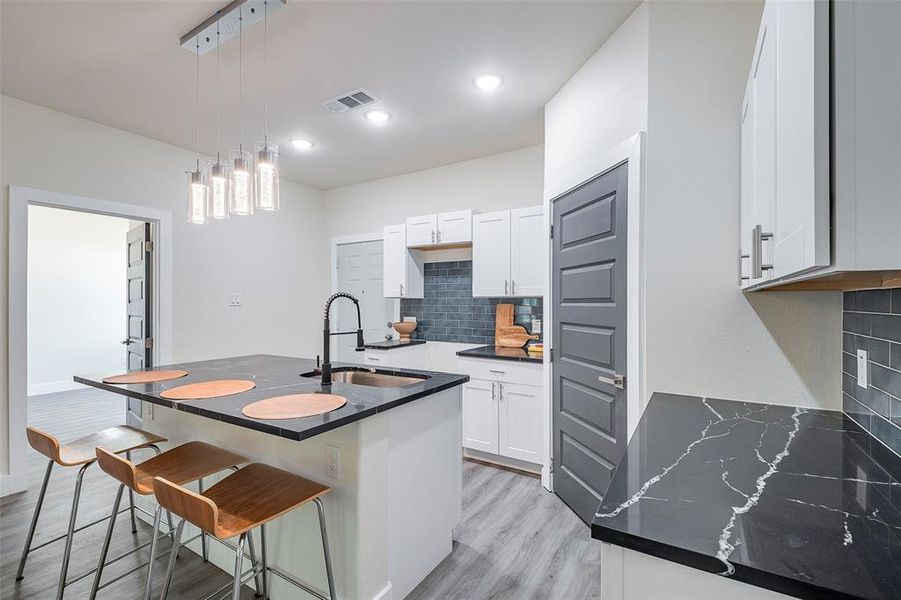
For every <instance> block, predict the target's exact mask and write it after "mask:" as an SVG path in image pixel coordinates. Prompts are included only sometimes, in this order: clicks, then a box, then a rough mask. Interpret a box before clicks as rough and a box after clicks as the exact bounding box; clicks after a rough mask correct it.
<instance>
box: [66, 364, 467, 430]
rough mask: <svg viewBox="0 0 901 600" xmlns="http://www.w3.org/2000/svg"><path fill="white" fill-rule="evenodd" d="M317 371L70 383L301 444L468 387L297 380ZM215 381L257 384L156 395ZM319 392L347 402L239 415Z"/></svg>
mask: <svg viewBox="0 0 901 600" xmlns="http://www.w3.org/2000/svg"><path fill="white" fill-rule="evenodd" d="M315 366H316V363H315V361H313V360H311V359H306V358H291V357H287V356H271V355H267V354H255V355H251V356H237V357H234V358H222V359H216V360H205V361H201V362H190V363H178V364H172V365H165V366H160V367H156V368H157V369H160V370H164V369H184V370H185V371H187V372H188V375H187V376H186V377H182V378H180V379H172V380H169V381H162V382H159V383H148V384H138V385H112V384H108V383H103V382H102V379H103V378H104V377H106V376H108V375H111V373H104V374H102V375H92V376H76V377H75V378H74V379H75V381H76V382H77V383H82V384H85V385H90V386H93V387H96V388H100V389H102V390H107V391H110V392H114V393H117V394H122V395H123V396H128V397H130V398H137V399H140V400H146V401H147V402H150V403H152V404H159V405H161V406H167V407H169V408H174V409H176V410H183V411H185V412H189V413H193V414H196V415H200V416H203V417H207V418H210V419H215V420H217V421H224V422H226V423H231V424H232V425H238V426H239V427H246V428H248V429H255V430H257V431H261V432H263V433H269V434H272V435H277V436H279V437H283V438H288V439H292V440H304V439H307V438H310V437H313V436H314V435H319V434H320V433H324V432H326V431H329V430H331V429H336V428H338V427H342V426H344V425H347V424H348V423H353V422H354V421H359V420H360V419H365V418H366V417H369V416H372V415H374V414H377V413H380V412H384V411H386V410H390V409H392V408H396V407H398V406H401V405H403V404H406V403H408V402H412V401H414V400H418V399H419V398H423V397H425V396H430V395H432V394H435V393H437V392H441V391H443V390H446V389H449V388H452V387H455V386H458V385H462V384H464V383H466V382H467V381H469V376H468V375H454V374H450V373H435V372H432V371H417V370H415V369H403V370H395V369H381V368H380V369H379V372H385V373H389V374H403V373H412V374H420V375H427V376H428V379H425V380H423V381H422V382H419V383H414V384H412V385H407V386H404V387H399V388H378V387H368V386H361V385H349V384H344V383H333V384H332V385H331V386H328V388H329V389H326V388H324V387H323V386H322V385H321V384H320V383H319V380H318V379H310V378H305V377H301V376H300V374H301V373H308V372H310V371H312V370H313V368H314V367H315ZM342 366H350V367H360V368H364V369H368V367H365V366H364V365H353V364H348V363H333V365H332V368H333V369H334V368H338V367H342ZM214 379H249V380H251V381H254V382H255V383H256V387H255V388H254V389H252V390H250V391H248V392H244V393H241V394H234V395H231V396H223V397H221V398H208V399H205V400H183V401H173V400H166V399H165V398H161V397H160V393H161V392H163V391H164V390H167V389H170V388H174V387H178V386H181V385H186V384H188V383H198V382H201V381H210V380H214ZM322 391H325V392H327V393H332V394H337V395H339V396H344V397H345V398H347V404H345V405H344V406H342V407H341V408H339V409H337V410H333V411H331V412H328V413H325V414H322V415H315V416H312V417H304V418H301V419H279V420H260V419H250V418H248V417H245V416H244V415H243V414H242V413H241V409H242V408H244V407H245V406H246V405H248V404H251V403H253V402H256V401H258V400H263V399H265V398H271V397H273V396H282V395H285V394H301V393H316V392H322Z"/></svg>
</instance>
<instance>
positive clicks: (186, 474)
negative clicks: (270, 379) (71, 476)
mask: <svg viewBox="0 0 901 600" xmlns="http://www.w3.org/2000/svg"><path fill="white" fill-rule="evenodd" d="M95 452H96V457H97V464H98V465H100V468H101V469H103V470H104V471H105V472H106V473H107V474H109V475H111V476H112V477H113V478H114V479H116V480H117V481H119V483H120V485H119V490H118V492H117V493H116V499H115V501H114V502H113V509H112V511H111V512H110V514H111V515H115V514H117V513H118V512H119V503H120V502H121V501H122V492H123V491H124V489H125V488H126V487H128V489H129V490H130V491H132V492H135V493H138V494H140V495H142V496H147V495H150V494H152V493H153V478H154V477H165V478H166V479H167V480H169V481H172V482H174V483H177V484H179V485H182V484H185V483H189V482H192V481H197V482H198V483H199V485H200V486H201V489H202V485H203V483H202V482H203V478H204V477H209V476H210V475H214V474H216V473H219V472H221V471H225V470H227V469H237V467H238V465H242V464H244V463H246V462H247V459H246V458H244V457H243V456H241V455H240V454H235V453H234V452H229V451H228V450H223V449H222V448H218V447H216V446H213V445H211V444H206V443H204V442H188V443H186V444H182V445H180V446H176V447H175V448H172V449H171V450H167V451H165V452H163V453H162V454H159V455H157V456H154V457H152V458H149V459H147V460H145V461H144V462H142V463H140V464H137V465H135V464H134V463H132V462H131V461H129V460H126V459H124V458H122V457H120V456H117V455H116V454H113V453H112V452H109V451H108V450H105V449H103V448H101V447H99V446H98V447H97V448H96V450H95ZM161 514H162V507H161V506H159V504H157V508H156V511H155V512H154V515H153V530H152V532H151V536H152V537H151V539H150V559H149V561H148V564H147V582H146V585H145V588H144V597H145V598H150V591H151V588H152V586H153V565H154V562H155V561H156V558H157V557H156V545H157V538H158V537H159V533H158V531H159V527H160V517H161ZM115 524H116V520H115V519H114V518H111V519H110V522H109V526H108V527H107V531H106V538H105V539H104V541H103V546H102V547H101V550H100V560H99V562H98V563H97V570H96V571H95V572H94V583H93V585H92V586H91V594H90V598H91V599H92V600H93V598H94V597H96V595H97V591H98V590H99V589H100V588H101V587H105V585H109V584H110V583H113V582H114V581H117V580H118V579H120V578H121V577H124V576H125V575H128V574H130V573H131V572H133V571H134V570H137V569H140V568H141V567H143V566H144V565H143V564H142V565H139V566H138V567H136V568H135V569H133V570H132V571H129V572H128V573H125V574H123V575H120V576H119V577H118V578H116V579H114V580H112V581H109V582H107V583H106V584H104V586H101V585H100V579H101V577H102V575H103V568H104V567H105V566H106V565H107V564H109V563H112V562H115V561H117V560H119V558H122V557H124V556H126V555H127V554H129V553H126V554H124V555H122V556H119V557H117V558H114V559H112V560H110V561H109V562H107V560H106V557H107V553H108V552H109V545H110V540H111V539H112V537H113V528H114V527H115ZM169 532H170V534H171V533H172V532H173V527H172V521H171V518H170V520H169ZM173 541H174V537H173ZM201 544H202V547H203V558H204V561H205V560H206V558H207V556H206V553H207V548H206V535H205V534H203V537H202V542H201ZM177 551H178V549H177V545H175V544H173V546H172V548H171V549H170V552H177Z"/></svg>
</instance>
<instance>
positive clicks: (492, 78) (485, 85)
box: [473, 73, 504, 92]
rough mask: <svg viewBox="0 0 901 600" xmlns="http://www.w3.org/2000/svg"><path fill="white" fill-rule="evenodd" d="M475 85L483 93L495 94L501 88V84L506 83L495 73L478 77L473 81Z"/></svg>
mask: <svg viewBox="0 0 901 600" xmlns="http://www.w3.org/2000/svg"><path fill="white" fill-rule="evenodd" d="M473 83H474V84H475V86H476V87H477V88H479V89H480V90H482V91H485V92H493V91H494V90H496V89H497V88H499V87H501V84H502V83H504V78H503V77H501V76H500V75H497V74H494V73H486V74H484V75H479V76H478V77H476V78H475V79H474V80H473Z"/></svg>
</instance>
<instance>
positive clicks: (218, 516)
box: [153, 463, 335, 600]
mask: <svg viewBox="0 0 901 600" xmlns="http://www.w3.org/2000/svg"><path fill="white" fill-rule="evenodd" d="M153 491H154V493H155V494H156V498H157V501H158V502H159V503H160V504H161V505H162V506H163V507H164V508H166V509H168V510H171V511H172V512H174V513H175V514H176V515H178V516H179V517H181V518H182V519H181V521H180V522H179V524H178V527H177V528H176V530H175V540H176V544H177V543H178V540H180V539H181V533H182V529H184V525H185V521H190V522H191V523H193V524H194V525H196V526H197V527H199V528H200V529H201V530H203V531H206V532H207V533H209V534H210V535H213V536H215V538H216V539H218V540H226V539H229V538H232V537H235V536H240V537H239V538H238V544H237V547H236V549H235V578H234V582H233V583H232V598H233V599H234V600H238V598H240V596H241V585H242V583H243V580H244V579H245V577H246V579H247V580H248V581H249V579H250V577H247V575H251V576H253V577H254V578H256V579H257V593H260V591H262V595H263V597H268V595H269V594H268V591H269V573H274V574H275V575H278V576H279V577H281V578H282V579H284V580H285V581H287V582H288V583H291V584H293V585H295V586H297V587H299V588H301V589H303V590H304V591H306V592H307V593H309V594H312V595H313V596H316V597H317V598H322V599H323V600H330V599H331V600H335V580H334V576H333V575H332V559H331V555H330V554H329V548H328V535H327V533H326V528H325V511H324V509H323V506H322V500H321V499H320V496H322V495H323V494H326V493H328V492H329V491H331V488H329V487H327V486H324V485H322V484H319V483H316V482H315V481H310V480H309V479H305V478H303V477H300V476H299V475H295V474H293V473H289V472H287V471H283V470H281V469H276V468H275V467H270V466H269V465H264V464H260V463H253V464H250V465H247V466H246V467H244V468H243V469H240V470H239V471H237V472H236V473H234V474H233V475H229V476H228V477H226V478H225V479H223V480H222V481H220V482H219V483H217V484H216V485H214V486H213V487H211V488H210V489H208V490H206V491H205V492H204V493H203V494H195V493H194V492H192V491H191V490H188V489H186V488H184V487H181V486H180V485H177V484H175V483H172V482H171V481H167V480H166V479H164V478H162V477H157V478H155V479H154V480H153ZM310 501H312V502H315V503H316V508H317V511H318V515H319V532H320V535H321V536H322V551H323V553H324V555H325V570H326V576H327V578H328V588H329V589H328V596H326V595H325V594H323V593H322V592H320V591H319V590H317V589H315V588H313V587H312V586H311V585H309V584H306V583H305V582H303V581H300V580H299V579H296V578H294V577H292V576H290V575H288V574H287V573H284V572H283V571H281V570H280V569H276V568H274V567H269V566H268V565H267V563H266V534H265V531H266V529H265V526H266V525H265V524H266V523H268V522H269V521H272V520H273V519H277V518H278V517H280V516H282V515H284V514H285V513H287V512H289V511H291V510H294V509H295V508H298V507H300V506H302V505H304V504H306V503H307V502H310ZM256 527H260V541H261V542H262V543H261V545H262V565H261V566H258V565H257V564H253V563H254V562H255V559H254V552H253V537H252V536H251V535H250V533H251V530H252V529H254V528H256ZM245 541H246V542H247V543H248V544H249V545H250V555H251V563H252V564H251V567H252V568H251V569H250V570H249V571H248V572H247V573H242V571H241V569H242V563H243V559H244V544H245ZM174 569H175V553H170V555H169V566H168V568H167V569H166V580H165V582H164V583H163V591H162V594H161V595H160V598H161V600H165V598H166V596H167V594H168V591H169V585H170V582H171V581H172V572H173V571H174ZM260 572H262V587H261V585H260V583H261V582H260V578H259V577H258V575H259V573H260ZM226 588H227V586H226ZM223 589H225V588H223ZM221 591H223V590H218V591H216V592H214V593H213V594H211V596H210V597H212V596H215V595H218V594H219V593H220V592H221Z"/></svg>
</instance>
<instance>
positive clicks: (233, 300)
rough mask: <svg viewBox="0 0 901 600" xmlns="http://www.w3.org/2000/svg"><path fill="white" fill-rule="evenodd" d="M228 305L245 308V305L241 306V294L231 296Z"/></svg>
mask: <svg viewBox="0 0 901 600" xmlns="http://www.w3.org/2000/svg"><path fill="white" fill-rule="evenodd" d="M228 305H229V306H230V307H237V306H243V304H241V294H229V295H228Z"/></svg>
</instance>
